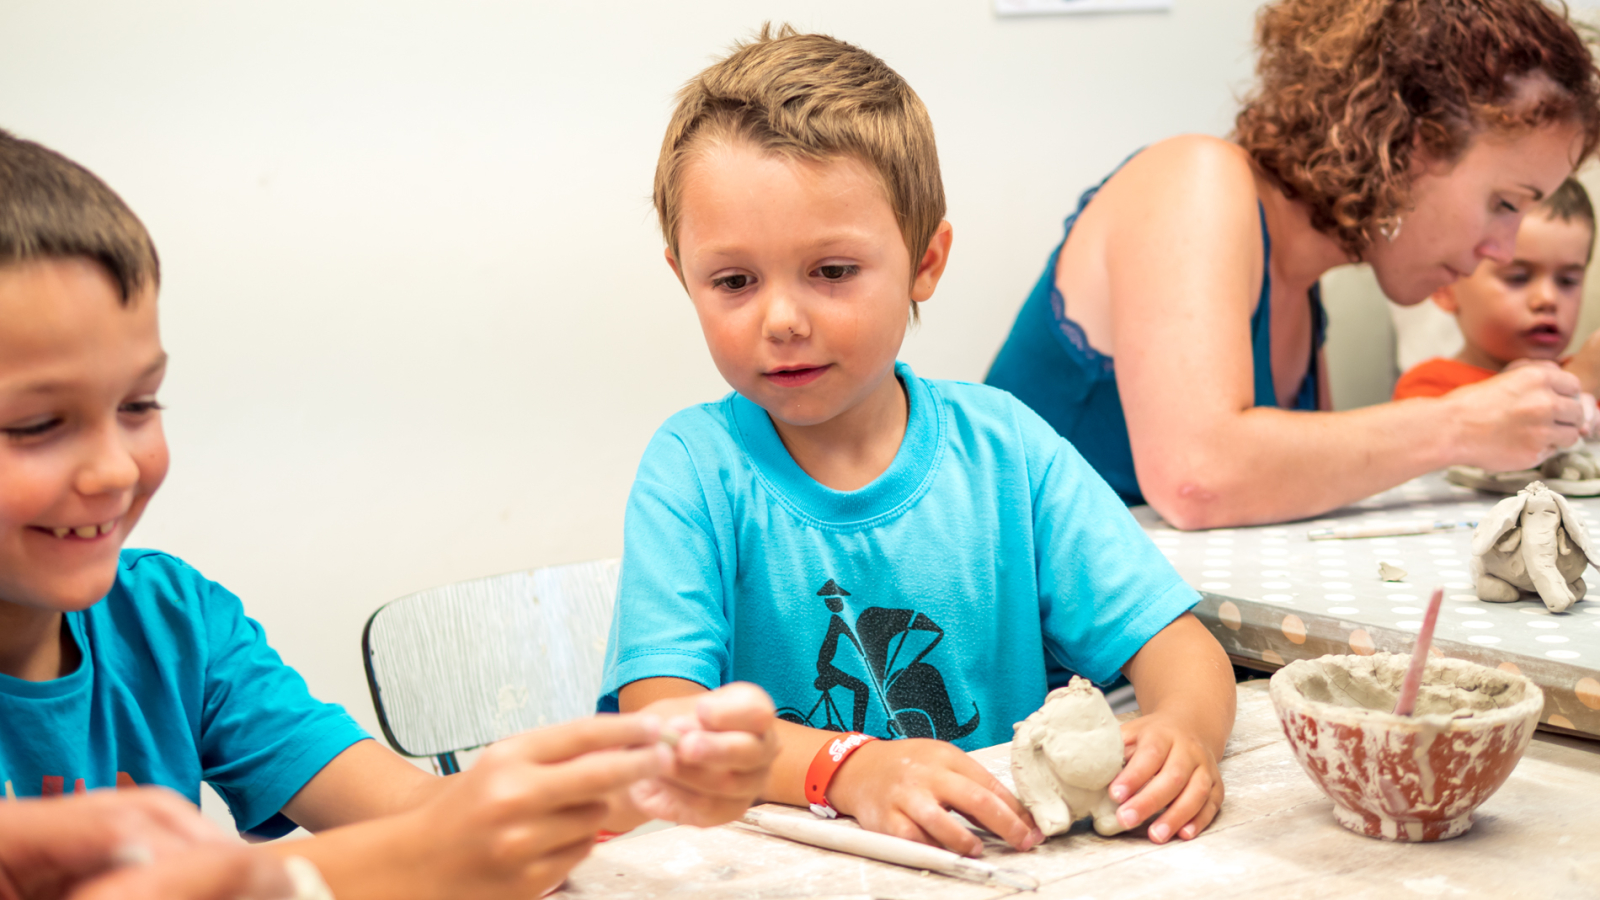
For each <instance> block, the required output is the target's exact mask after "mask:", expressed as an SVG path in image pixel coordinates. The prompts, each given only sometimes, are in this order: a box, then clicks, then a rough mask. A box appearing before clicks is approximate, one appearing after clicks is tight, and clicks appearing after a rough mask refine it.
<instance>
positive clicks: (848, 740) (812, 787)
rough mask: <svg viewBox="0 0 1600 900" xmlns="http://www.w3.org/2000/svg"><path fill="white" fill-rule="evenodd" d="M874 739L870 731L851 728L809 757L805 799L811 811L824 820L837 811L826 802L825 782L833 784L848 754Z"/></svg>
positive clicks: (826, 789) (833, 815) (826, 787)
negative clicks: (864, 732) (866, 732)
mask: <svg viewBox="0 0 1600 900" xmlns="http://www.w3.org/2000/svg"><path fill="white" fill-rule="evenodd" d="M875 740H877V738H875V737H873V736H872V735H870V734H862V733H861V732H859V731H852V732H849V733H848V734H845V735H844V736H842V737H836V738H834V739H833V740H831V741H829V742H827V743H826V744H823V745H822V749H820V750H818V751H817V755H816V756H815V757H813V758H812V760H811V766H810V767H809V768H807V769H806V784H805V788H806V802H807V803H809V804H811V811H812V812H814V813H816V814H817V815H819V816H821V817H823V818H824V819H831V818H833V817H835V816H837V815H838V814H839V811H838V810H836V809H834V808H833V804H832V803H829V802H828V785H830V784H832V783H833V776H834V774H835V773H837V772H838V771H839V767H840V766H842V765H844V761H845V760H847V759H849V758H850V754H852V753H854V752H856V751H857V750H860V749H861V748H862V747H864V746H866V745H867V744H870V743H872V742H873V741H875Z"/></svg>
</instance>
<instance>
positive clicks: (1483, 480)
mask: <svg viewBox="0 0 1600 900" xmlns="http://www.w3.org/2000/svg"><path fill="white" fill-rule="evenodd" d="M1444 477H1445V480H1447V481H1450V482H1453V483H1455V484H1459V485H1461V486H1462V487H1469V488H1476V489H1477V490H1480V491H1490V492H1493V493H1496V494H1514V493H1516V492H1517V491H1520V490H1522V489H1523V488H1525V487H1527V486H1528V485H1529V483H1531V482H1533V481H1536V480H1542V481H1543V482H1544V483H1545V485H1546V486H1548V487H1549V488H1550V489H1551V490H1555V491H1560V492H1561V493H1562V494H1565V495H1566V496H1568V497H1595V496H1600V460H1596V459H1595V457H1594V454H1592V453H1590V452H1589V448H1588V447H1586V446H1584V445H1583V444H1579V445H1577V446H1576V447H1573V448H1572V449H1570V450H1563V451H1561V452H1559V453H1557V454H1556V455H1554V456H1552V457H1550V458H1549V459H1547V460H1545V461H1544V462H1542V463H1540V464H1539V465H1538V467H1537V468H1533V469H1518V470H1516V471H1514V472H1487V471H1485V470H1483V469H1480V468H1477V467H1476V466H1451V467H1450V468H1448V469H1446V470H1445V473H1444Z"/></svg>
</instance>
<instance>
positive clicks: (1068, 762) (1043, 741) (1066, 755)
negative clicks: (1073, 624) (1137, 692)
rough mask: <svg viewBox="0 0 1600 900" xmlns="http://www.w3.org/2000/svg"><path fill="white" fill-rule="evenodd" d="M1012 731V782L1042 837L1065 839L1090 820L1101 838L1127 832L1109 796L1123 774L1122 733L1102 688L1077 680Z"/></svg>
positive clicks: (1046, 699)
mask: <svg viewBox="0 0 1600 900" xmlns="http://www.w3.org/2000/svg"><path fill="white" fill-rule="evenodd" d="M1012 728H1013V730H1014V731H1015V736H1014V737H1013V738H1012V741H1011V777H1012V780H1013V782H1014V783H1015V785H1016V788H1017V799H1019V800H1021V801H1022V805H1023V806H1026V807H1027V808H1028V812H1030V813H1032V814H1033V820H1034V822H1036V823H1037V824H1038V826H1039V830H1040V831H1043V832H1044V833H1045V834H1046V835H1052V834H1061V833H1062V832H1064V831H1066V830H1067V829H1069V828H1071V827H1072V823H1073V822H1076V821H1077V820H1079V819H1081V818H1083V817H1085V816H1092V817H1093V818H1094V830H1095V831H1098V832H1099V833H1101V834H1104V835H1113V834H1118V833H1120V832H1122V831H1125V830H1126V829H1124V828H1123V827H1122V825H1121V823H1119V822H1118V821H1117V804H1116V803H1115V802H1113V801H1112V799H1111V796H1110V795H1109V794H1108V793H1107V792H1106V787H1107V786H1108V785H1110V784H1111V781H1112V779H1114V778H1116V777H1117V773H1119V772H1121V771H1122V728H1121V726H1119V725H1118V724H1117V717H1116V716H1115V715H1114V714H1113V713H1112V712H1111V704H1109V703H1107V702H1106V698H1105V695H1104V694H1102V693H1100V691H1099V689H1098V688H1096V687H1095V686H1094V685H1092V684H1090V683H1089V682H1088V681H1087V680H1086V679H1083V678H1078V677H1074V678H1073V679H1072V681H1071V682H1069V683H1068V684H1067V686H1066V687H1063V688H1056V689H1055V690H1053V691H1051V692H1050V695H1049V696H1047V697H1045V700H1044V706H1042V707H1040V708H1039V710H1038V711H1037V712H1035V713H1034V714H1033V715H1031V716H1028V718H1026V719H1024V720H1023V721H1021V722H1018V723H1017V724H1016V725H1014V726H1012Z"/></svg>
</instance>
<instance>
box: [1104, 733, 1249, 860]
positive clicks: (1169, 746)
mask: <svg viewBox="0 0 1600 900" xmlns="http://www.w3.org/2000/svg"><path fill="white" fill-rule="evenodd" d="M1122 741H1123V746H1124V748H1125V752H1127V753H1128V763H1127V765H1126V766H1124V767H1123V769H1122V774H1120V775H1118V776H1117V777H1116V778H1115V779H1113V780H1112V782H1111V785H1110V788H1109V789H1110V792H1111V799H1112V800H1114V801H1116V802H1117V803H1119V804H1121V806H1120V807H1119V808H1118V809H1117V821H1118V822H1120V823H1122V826H1123V827H1124V828H1135V827H1137V826H1138V825H1139V823H1140V822H1143V821H1145V820H1147V819H1149V818H1150V817H1151V816H1152V815H1155V813H1157V812H1158V811H1160V810H1161V809H1162V808H1163V807H1165V808H1166V812H1165V813H1162V815H1161V817H1160V818H1158V819H1156V820H1155V821H1154V822H1152V823H1151V824H1150V828H1149V830H1148V832H1147V833H1148V834H1149V835H1150V840H1152V841H1154V842H1155V843H1157V844H1164V843H1166V842H1167V841H1168V840H1169V839H1170V838H1171V837H1172V836H1173V835H1174V834H1176V835H1177V836H1178V837H1181V838H1183V839H1184V840H1192V839H1193V838H1194V837H1195V836H1196V835H1198V834H1199V833H1200V832H1201V831H1203V830H1204V829H1205V827H1206V826H1207V825H1210V824H1211V820H1212V819H1214V818H1216V815H1217V810H1219V809H1221V808H1222V775H1221V773H1220V772H1218V771H1217V760H1216V758H1215V757H1213V756H1212V754H1211V751H1210V750H1208V749H1206V747H1205V745H1204V744H1203V743H1201V741H1200V740H1199V739H1198V738H1196V737H1195V736H1194V735H1192V734H1190V733H1189V732H1188V731H1187V730H1185V729H1183V728H1182V727H1180V726H1178V725H1177V724H1176V723H1173V722H1170V721H1168V720H1167V719H1165V718H1164V717H1162V715H1161V714H1160V713H1152V714H1150V715H1147V716H1141V717H1139V718H1137V719H1134V720H1132V721H1130V722H1125V723H1123V726H1122Z"/></svg>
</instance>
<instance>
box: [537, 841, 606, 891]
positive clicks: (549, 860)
mask: <svg viewBox="0 0 1600 900" xmlns="http://www.w3.org/2000/svg"><path fill="white" fill-rule="evenodd" d="M593 849H594V841H592V840H583V841H577V842H575V843H572V844H570V845H568V846H565V847H562V848H560V849H558V850H552V851H550V852H549V853H546V854H545V855H544V856H541V857H540V858H538V859H536V860H533V861H532V862H530V863H528V865H527V866H526V867H525V868H524V869H523V870H522V881H523V887H524V890H523V891H519V892H518V893H520V894H523V895H525V896H530V897H538V896H543V895H544V894H545V893H547V892H548V891H549V890H550V889H551V888H553V887H555V886H556V885H558V884H560V883H561V882H562V880H563V879H565V878H566V877H567V873H568V872H571V871H572V868H573V867H574V866H576V865H577V864H578V863H581V862H583V858H584V857H586V856H588V855H589V851H591V850H593Z"/></svg>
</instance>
